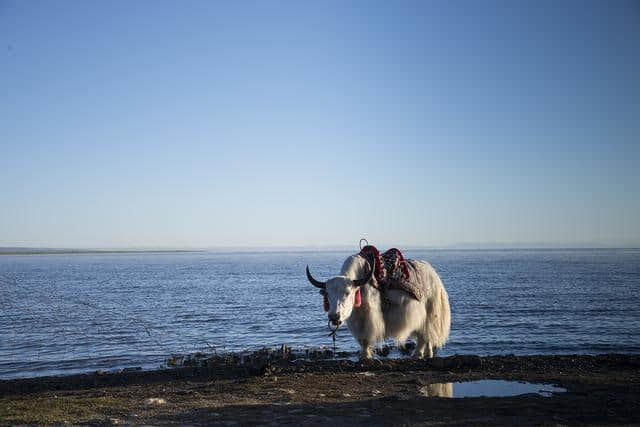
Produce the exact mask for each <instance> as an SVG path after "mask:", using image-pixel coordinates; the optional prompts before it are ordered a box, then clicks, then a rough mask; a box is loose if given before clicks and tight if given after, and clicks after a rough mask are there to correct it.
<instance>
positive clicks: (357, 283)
mask: <svg viewBox="0 0 640 427" xmlns="http://www.w3.org/2000/svg"><path fill="white" fill-rule="evenodd" d="M367 265H368V266H369V274H367V277H365V278H363V279H356V280H353V281H352V282H351V283H353V285H354V286H362V285H365V284H367V283H368V282H369V280H371V276H373V270H374V267H372V266H371V264H369V261H367Z"/></svg>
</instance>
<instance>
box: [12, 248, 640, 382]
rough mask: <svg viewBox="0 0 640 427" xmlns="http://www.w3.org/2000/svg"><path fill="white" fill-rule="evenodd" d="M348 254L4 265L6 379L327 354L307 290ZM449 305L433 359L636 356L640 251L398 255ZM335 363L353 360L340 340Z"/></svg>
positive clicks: (49, 259)
mask: <svg viewBox="0 0 640 427" xmlns="http://www.w3.org/2000/svg"><path fill="white" fill-rule="evenodd" d="M348 255H350V253H349V252H305V251H301V252H266V253H247V252H245V253H219V252H201V253H162V254H99V255H96V254H87V255H16V256H13V255H6V256H0V325H1V327H0V378H2V379H7V378H15V377H29V376H40V375H51V374H69V373H75V372H86V371H92V370H97V369H104V370H109V369H116V368H123V367H135V366H142V367H144V368H157V367H159V366H160V365H162V364H164V363H166V360H167V358H168V357H169V356H170V355H171V354H172V353H179V354H185V353H195V352H198V351H212V350H214V349H215V350H216V351H218V352H220V351H241V350H251V349H257V348H260V347H263V346H276V345H281V344H283V343H286V344H287V345H290V346H293V347H297V348H305V347H317V346H330V345H331V341H330V338H328V337H327V333H328V330H327V322H326V315H325V313H324V312H323V310H322V297H321V296H320V295H319V294H318V292H317V290H316V289H315V288H314V287H313V286H311V285H310V284H309V283H308V282H307V281H306V278H305V275H304V267H305V265H306V264H309V265H310V267H311V269H312V271H313V273H314V275H315V276H316V277H317V278H321V279H325V278H328V277H330V276H332V275H335V274H337V273H338V271H339V268H340V266H341V265H342V262H343V260H344V259H345V258H346V257H347V256H348ZM405 256H406V257H408V258H415V259H425V260H427V261H429V262H431V264H432V265H433V266H434V267H435V268H436V270H437V271H438V272H439V273H440V276H441V277H442V279H443V281H444V284H445V287H446V288H447V291H448V292H449V298H450V301H451V311H452V329H451V337H450V340H449V342H448V344H447V346H446V347H445V348H444V349H442V350H441V351H440V353H439V355H443V356H444V355H451V354H456V353H473V354H480V355H485V354H504V353H514V354H552V353H611V352H620V353H628V352H639V351H640V250H636V249H633V250H610V249H598V250H430V251H405ZM337 346H338V349H339V350H344V351H350V350H356V349H357V345H356V344H355V341H354V340H353V338H352V337H351V335H350V334H349V332H348V331H347V330H346V329H344V330H341V333H338V340H337Z"/></svg>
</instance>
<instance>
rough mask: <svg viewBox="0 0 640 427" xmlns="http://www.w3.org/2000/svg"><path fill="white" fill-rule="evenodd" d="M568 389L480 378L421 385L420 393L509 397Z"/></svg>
mask: <svg viewBox="0 0 640 427" xmlns="http://www.w3.org/2000/svg"><path fill="white" fill-rule="evenodd" d="M566 391H567V389H565V388H562V387H556V386H554V385H551V384H538V383H524V382H518V381H504V380H480V381H465V382H456V383H433V384H427V385H425V386H423V387H420V389H419V390H418V393H419V394H420V395H421V396H425V397H481V396H482V397H507V396H519V395H521V394H531V393H534V394H537V395H540V396H544V397H550V396H553V394H554V393H564V392H566Z"/></svg>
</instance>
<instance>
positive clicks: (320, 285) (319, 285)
mask: <svg viewBox="0 0 640 427" xmlns="http://www.w3.org/2000/svg"><path fill="white" fill-rule="evenodd" d="M307 279H309V281H310V282H311V284H312V285H313V286H315V287H316V288H320V289H324V288H325V287H326V286H327V282H320V281H319V280H316V279H314V278H313V276H312V275H311V272H310V271H309V266H308V265H307Z"/></svg>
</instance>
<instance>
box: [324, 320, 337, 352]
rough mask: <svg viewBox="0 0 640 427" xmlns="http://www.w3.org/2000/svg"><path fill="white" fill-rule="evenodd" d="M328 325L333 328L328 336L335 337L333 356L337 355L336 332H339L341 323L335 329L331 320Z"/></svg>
mask: <svg viewBox="0 0 640 427" xmlns="http://www.w3.org/2000/svg"><path fill="white" fill-rule="evenodd" d="M327 326H328V327H329V330H331V332H329V335H327V336H329V337H331V338H332V339H333V357H336V333H337V332H338V328H339V327H340V325H338V326H336V328H335V329H331V321H328V322H327Z"/></svg>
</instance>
